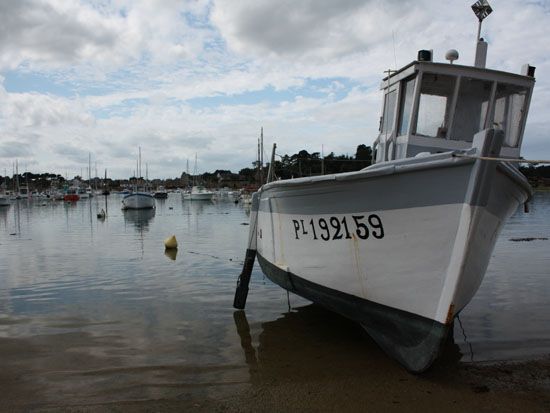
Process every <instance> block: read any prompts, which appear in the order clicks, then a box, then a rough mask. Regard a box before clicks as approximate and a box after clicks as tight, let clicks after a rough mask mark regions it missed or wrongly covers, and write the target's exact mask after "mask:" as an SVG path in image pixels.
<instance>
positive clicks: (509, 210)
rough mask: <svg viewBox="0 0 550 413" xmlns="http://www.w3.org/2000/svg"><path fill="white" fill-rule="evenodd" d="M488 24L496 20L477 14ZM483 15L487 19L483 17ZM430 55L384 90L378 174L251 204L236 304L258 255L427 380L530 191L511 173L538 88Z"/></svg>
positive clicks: (481, 53) (285, 190) (482, 6)
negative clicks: (504, 230)
mask: <svg viewBox="0 0 550 413" xmlns="http://www.w3.org/2000/svg"><path fill="white" fill-rule="evenodd" d="M473 8H474V11H475V12H476V15H478V18H479V19H480V20H479V21H480V28H481V20H482V18H483V17H485V16H486V15H488V14H489V13H490V11H491V9H490V7H489V5H488V4H487V3H486V2H485V1H481V2H478V3H476V5H474V6H473ZM480 16H481V17H480ZM486 52H487V43H485V42H484V41H483V40H482V39H481V38H479V34H478V42H477V50H476V59H475V64H474V66H466V65H458V64H452V63H453V61H454V60H456V59H457V58H458V53H457V52H456V51H454V50H451V51H449V52H448V53H447V59H448V60H449V61H450V62H449V63H436V62H433V61H432V53H431V52H430V51H420V52H419V54H418V59H417V60H416V61H413V62H411V63H410V64H408V65H406V66H405V67H403V68H401V69H400V70H397V71H392V72H390V74H389V75H388V76H387V77H386V78H385V79H384V80H383V81H382V85H381V89H382V91H383V94H384V104H383V113H382V117H381V121H380V134H379V136H378V137H377V139H376V140H375V143H374V149H375V150H374V153H375V164H374V165H371V166H369V167H367V168H365V169H363V170H360V171H357V172H350V173H342V174H335V175H325V176H316V177H311V178H300V179H290V180H282V181H274V182H270V183H268V184H266V185H264V186H262V187H261V188H260V190H259V191H258V192H257V193H255V194H254V197H253V205H252V211H251V225H250V238H249V245H248V250H247V256H246V260H245V267H244V268H243V272H242V273H241V276H240V277H239V282H238V286H237V291H236V294H235V303H234V305H235V307H237V308H244V304H245V301H246V293H247V291H248V280H249V274H250V271H249V270H251V268H252V265H253V263H254V259H255V255H256V254H257V257H258V261H259V263H260V266H261V268H262V271H263V272H264V273H265V274H266V275H267V276H268V277H269V278H270V279H271V280H272V281H273V282H275V283H277V284H279V285H280V286H281V287H283V288H285V289H287V290H289V291H291V292H294V293H296V294H299V295H301V296H303V297H305V298H307V299H309V300H311V301H314V302H316V303H319V304H321V305H323V306H325V307H327V308H329V309H331V310H334V311H336V312H338V313H340V314H343V315H344V316H346V317H349V318H351V319H353V320H356V321H358V322H359V323H361V325H362V326H363V327H364V328H365V329H366V331H367V332H368V333H369V335H370V336H371V337H372V338H373V339H374V340H375V341H376V342H377V343H378V344H379V345H380V347H381V348H382V349H383V350H384V351H385V352H386V353H387V354H389V355H390V356H391V357H393V358H395V359H396V360H397V361H399V362H400V363H401V364H402V365H404V366H405V367H406V368H407V369H408V370H410V371H413V372H422V371H424V370H425V369H427V368H428V367H429V366H430V365H431V364H432V362H433V361H434V360H435V359H436V358H437V356H438V354H439V351H440V348H441V345H442V343H443V342H444V340H445V339H446V337H447V335H448V333H449V331H451V330H452V325H453V320H454V318H455V317H456V316H457V314H459V313H460V311H461V310H462V309H463V308H464V306H466V304H467V303H468V302H469V301H470V300H471V298H472V297H473V295H474V294H475V293H476V291H477V289H478V287H479V285H480V283H481V281H482V279H483V276H484V274H485V271H486V268H487V265H488V263H489V260H490V258H491V253H492V251H493V248H494V245H495V241H496V240H497V238H498V235H499V233H500V231H501V229H502V227H503V225H504V223H505V222H506V220H507V219H508V218H509V217H510V216H511V215H512V214H513V213H514V212H515V211H516V209H517V208H518V207H519V206H522V205H523V204H524V203H526V202H527V201H528V200H529V199H530V197H531V195H532V190H531V187H530V186H529V184H528V182H527V180H526V179H525V177H524V176H523V175H522V174H521V173H520V172H519V170H518V169H517V167H516V163H513V162H511V161H512V160H517V159H518V158H520V149H521V143H522V137H523V131H524V127H525V122H526V118H527V112H528V108H529V103H530V99H531V95H532V91H533V87H534V84H535V79H534V69H535V68H534V67H531V66H529V65H525V66H524V67H523V68H522V70H521V74H514V73H507V72H503V71H497V70H492V69H487V68H486V67H485V60H486Z"/></svg>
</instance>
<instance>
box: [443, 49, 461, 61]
mask: <svg viewBox="0 0 550 413" xmlns="http://www.w3.org/2000/svg"><path fill="white" fill-rule="evenodd" d="M445 59H447V60H448V61H449V62H451V64H453V62H454V61H455V60H457V59H458V51H456V50H455V49H451V50H448V51H447V53H445Z"/></svg>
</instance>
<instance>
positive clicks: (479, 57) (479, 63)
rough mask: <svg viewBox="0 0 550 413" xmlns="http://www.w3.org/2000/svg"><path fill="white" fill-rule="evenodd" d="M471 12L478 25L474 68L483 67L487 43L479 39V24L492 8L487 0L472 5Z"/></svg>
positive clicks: (480, 0) (485, 59)
mask: <svg viewBox="0 0 550 413" xmlns="http://www.w3.org/2000/svg"><path fill="white" fill-rule="evenodd" d="M472 10H473V12H474V14H475V15H476V17H477V19H478V21H479V25H478V27H477V38H476V57H475V62H474V66H475V67H485V62H486V61H487V42H486V41H484V40H483V38H482V37H481V23H482V22H483V20H484V19H485V18H486V17H487V16H489V14H491V13H492V12H493V8H492V7H491V6H490V5H489V2H488V1H487V0H479V1H476V2H475V3H474V4H472Z"/></svg>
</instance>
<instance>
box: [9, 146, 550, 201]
mask: <svg viewBox="0 0 550 413" xmlns="http://www.w3.org/2000/svg"><path fill="white" fill-rule="evenodd" d="M371 158H372V149H371V147H370V146H366V145H363V144H361V145H359V146H357V149H356V151H355V154H354V155H336V154H334V153H333V152H331V153H329V154H328V155H326V156H321V154H320V153H319V152H313V153H309V152H308V151H307V150H305V149H302V150H301V151H299V152H297V153H295V154H293V155H287V154H285V155H277V156H276V159H275V162H274V165H273V166H274V173H275V176H276V177H277V178H278V179H290V178H299V177H304V176H314V175H322V174H334V173H341V172H352V171H357V170H360V169H363V168H365V167H367V166H369V165H370V164H371V162H372V159H371ZM268 168H269V164H267V165H263V167H260V165H259V164H258V162H253V163H252V166H251V167H246V168H243V169H241V170H240V171H239V172H238V173H233V172H231V171H230V170H224V169H217V170H215V171H214V172H205V173H203V174H201V175H199V176H195V177H193V176H191V175H188V174H187V173H186V172H183V173H182V174H181V176H180V177H178V178H168V179H152V180H151V181H150V185H151V186H152V187H158V186H160V185H162V186H164V187H166V188H168V189H175V188H185V187H188V186H190V185H192V184H193V182H195V183H198V182H200V183H201V184H203V185H205V186H207V187H210V188H217V187H229V188H246V187H249V188H254V187H259V186H260V185H261V184H262V183H265V178H266V176H267V170H268ZM519 169H520V171H521V172H522V173H523V174H524V175H525V176H526V177H527V178H528V179H529V181H530V182H531V184H532V185H534V186H539V185H543V186H550V166H538V167H535V166H533V165H529V166H528V167H523V166H521V167H520V168H519ZM18 178H19V179H18V180H19V184H20V185H27V186H28V187H29V188H30V189H32V190H37V191H40V192H42V191H47V190H49V189H50V188H52V187H56V188H63V186H66V185H68V184H69V182H68V181H67V180H66V179H65V178H64V177H63V176H62V175H59V174H53V173H42V174H34V173H32V172H25V173H22V174H19V176H18ZM73 179H77V180H79V181H81V182H85V183H86V184H87V185H90V186H91V187H92V188H97V189H102V188H109V189H111V190H119V189H123V188H126V187H128V186H131V184H132V182H135V180H136V177H131V178H129V179H110V178H108V179H107V180H104V179H102V178H98V177H95V178H92V179H90V180H89V181H88V180H84V179H82V178H81V177H80V176H75V177H74V178H73ZM15 181H16V180H15V176H12V177H9V176H0V187H1V188H5V189H8V190H10V189H14V187H15ZM71 181H72V180H71Z"/></svg>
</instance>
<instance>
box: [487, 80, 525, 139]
mask: <svg viewBox="0 0 550 413" xmlns="http://www.w3.org/2000/svg"><path fill="white" fill-rule="evenodd" d="M526 97H527V88H525V87H521V86H515V85H509V84H504V83H499V84H498V85H497V93H496V97H495V111H494V117H493V126H495V127H497V128H500V129H502V130H503V131H504V133H505V140H504V144H505V145H506V146H509V147H512V148H515V147H517V146H518V144H519V138H520V128H521V123H522V118H523V112H524V107H525V100H526Z"/></svg>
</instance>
